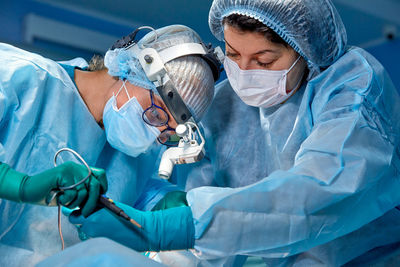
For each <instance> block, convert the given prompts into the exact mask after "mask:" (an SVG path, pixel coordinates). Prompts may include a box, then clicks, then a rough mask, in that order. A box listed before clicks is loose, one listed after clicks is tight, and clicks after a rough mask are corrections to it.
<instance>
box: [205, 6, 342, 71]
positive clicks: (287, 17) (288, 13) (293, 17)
mask: <svg viewBox="0 0 400 267" xmlns="http://www.w3.org/2000/svg"><path fill="white" fill-rule="evenodd" d="M232 14H239V15H245V16H248V17H251V18H254V19H256V20H258V21H260V22H262V23H263V24H265V25H266V26H267V27H269V28H271V29H272V30H273V31H275V32H276V33H277V34H278V35H279V36H280V37H281V38H282V39H283V40H285V41H286V42H287V43H288V44H289V45H290V46H291V47H292V48H293V49H294V50H295V51H296V52H297V53H299V54H300V55H301V56H302V57H303V58H304V59H305V60H306V61H307V63H308V67H309V69H310V76H309V78H311V77H312V76H314V75H315V74H317V73H319V72H320V71H321V68H324V67H327V66H330V65H331V64H332V63H333V62H335V61H336V60H337V59H338V58H339V57H340V56H341V55H342V54H343V53H344V51H345V48H346V44H347V35H346V29H345V27H344V25H343V22H342V20H341V18H340V16H339V14H338V12H337V11H336V9H335V7H334V6H333V4H332V2H331V1H329V0H286V1H277V0H257V1H254V0H214V1H213V3H212V6H211V9H210V13H209V18H208V23H209V26H210V29H211V32H212V33H213V34H214V36H215V37H216V38H217V39H219V40H221V41H222V40H223V38H224V27H223V25H222V20H223V18H225V17H227V16H229V15H232Z"/></svg>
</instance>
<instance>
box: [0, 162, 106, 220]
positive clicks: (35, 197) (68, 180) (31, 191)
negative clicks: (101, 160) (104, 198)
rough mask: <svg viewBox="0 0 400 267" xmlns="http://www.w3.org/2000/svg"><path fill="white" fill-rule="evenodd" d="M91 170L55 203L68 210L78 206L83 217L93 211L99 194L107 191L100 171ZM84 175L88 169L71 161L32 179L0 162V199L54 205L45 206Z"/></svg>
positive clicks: (102, 171)
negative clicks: (55, 194) (57, 192)
mask: <svg viewBox="0 0 400 267" xmlns="http://www.w3.org/2000/svg"><path fill="white" fill-rule="evenodd" d="M91 169H92V175H91V176H90V177H89V178H88V179H87V180H86V181H85V182H84V183H82V184H80V185H78V186H77V187H75V188H72V189H68V190H65V191H63V192H62V193H60V194H58V195H57V201H58V203H59V204H61V205H63V206H66V207H68V208H71V209H72V208H76V207H80V208H81V212H82V215H83V216H85V217H87V216H89V215H90V213H92V212H93V211H94V209H95V208H96V205H97V201H98V198H99V195H100V194H104V193H105V192H106V191H107V179H106V175H105V172H104V170H102V169H96V168H91ZM87 174H88V170H87V168H86V167H85V166H84V165H81V164H77V163H74V162H65V163H63V164H61V165H59V166H57V167H55V168H52V169H49V170H47V171H44V172H42V173H39V174H37V175H33V176H28V175H26V174H23V173H20V172H17V171H15V170H13V169H12V168H11V167H10V166H8V165H7V164H4V163H0V198H5V199H9V200H13V201H17V202H26V203H33V204H39V205H49V204H56V203H49V202H50V200H51V198H52V196H53V194H54V192H55V191H59V188H60V187H65V186H70V185H73V184H75V183H77V182H79V181H81V180H82V179H83V178H85V177H86V176H87ZM52 191H53V192H52Z"/></svg>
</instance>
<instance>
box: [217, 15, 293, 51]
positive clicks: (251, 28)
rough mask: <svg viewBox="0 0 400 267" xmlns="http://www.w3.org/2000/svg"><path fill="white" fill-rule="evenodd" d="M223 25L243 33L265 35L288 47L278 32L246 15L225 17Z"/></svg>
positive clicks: (274, 41)
mask: <svg viewBox="0 0 400 267" xmlns="http://www.w3.org/2000/svg"><path fill="white" fill-rule="evenodd" d="M222 24H223V25H225V24H226V25H229V26H231V27H234V28H236V29H238V30H240V31H242V32H257V33H262V34H264V37H265V38H266V39H267V40H269V41H271V42H273V43H277V44H282V45H284V46H286V47H288V46H289V45H288V43H286V42H285V41H284V40H283V39H282V38H281V37H280V36H279V35H278V34H277V33H276V32H274V31H273V30H271V28H269V27H267V26H265V25H264V24H263V23H262V22H260V21H259V20H256V19H254V18H251V17H248V16H245V15H239V14H232V15H229V16H227V17H224V19H223V20H222Z"/></svg>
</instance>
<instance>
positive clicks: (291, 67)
mask: <svg viewBox="0 0 400 267" xmlns="http://www.w3.org/2000/svg"><path fill="white" fill-rule="evenodd" d="M299 60H300V56H299V57H298V58H297V59H296V61H295V62H294V63H293V64H292V66H290V68H289V69H288V70H287V72H286V73H285V75H287V74H288V73H289V72H290V71H291V70H292V69H293V67H294V66H295V65H296V64H297V62H298V61H299Z"/></svg>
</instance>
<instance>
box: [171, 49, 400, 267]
mask: <svg viewBox="0 0 400 267" xmlns="http://www.w3.org/2000/svg"><path fill="white" fill-rule="evenodd" d="M202 123H203V125H204V129H205V130H204V131H205V134H206V139H207V140H206V142H207V143H206V146H207V148H206V149H207V158H206V159H205V160H203V161H201V162H199V163H196V164H195V165H180V166H177V167H176V169H175V173H174V180H175V182H176V183H178V184H180V185H181V186H185V187H186V190H188V194H187V199H188V202H189V205H190V207H191V209H192V212H193V216H194V224H195V232H196V233H195V238H196V241H195V249H196V252H195V254H196V255H197V256H198V257H199V258H200V259H203V260H208V261H209V262H218V260H220V261H219V262H220V263H219V264H221V262H223V261H224V260H226V261H228V259H229V257H231V256H233V255H247V256H258V257H262V258H264V260H265V262H267V263H269V264H271V266H285V265H293V266H310V265H312V264H314V265H321V266H338V265H342V264H344V263H346V262H349V261H350V260H352V259H354V258H356V257H358V256H360V255H362V254H364V253H367V252H368V251H369V250H371V249H373V248H376V247H380V246H385V245H390V244H396V242H400V210H398V209H396V208H395V207H396V206H397V205H399V204H400V173H399V170H400V169H399V168H400V161H399V155H400V153H399V152H400V151H399V140H400V139H399V133H400V98H399V95H398V93H397V91H396V89H395V88H394V86H393V84H392V82H391V80H390V78H389V77H388V75H387V73H386V71H385V70H384V68H383V67H382V66H381V64H380V63H379V62H377V61H376V60H375V59H374V58H373V57H372V56H371V55H370V54H368V53H367V52H366V51H364V50H362V49H360V48H355V47H352V48H349V49H348V50H347V51H346V53H345V54H344V55H343V56H342V57H341V58H339V59H338V60H337V61H336V62H335V63H334V64H332V65H331V66H329V67H328V68H326V69H325V70H323V71H322V72H321V73H320V74H319V75H318V76H316V77H314V78H313V79H311V80H310V81H308V82H305V83H304V84H303V85H302V87H301V88H300V89H299V91H298V92H297V93H296V94H294V95H293V96H292V97H291V98H290V99H289V100H288V101H287V102H286V103H284V104H281V105H279V106H276V107H271V108H267V109H265V108H255V107H250V106H247V105H246V104H244V103H243V102H242V101H241V100H240V99H239V98H238V96H237V95H236V94H235V93H234V91H233V90H232V89H231V87H230V85H229V82H228V81H227V80H226V81H224V82H222V83H220V84H219V85H218V86H217V92H216V98H215V100H214V102H213V105H212V106H211V108H210V110H209V112H208V114H207V115H206V117H205V118H204V119H203V121H202ZM230 261H232V260H231V259H230Z"/></svg>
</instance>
